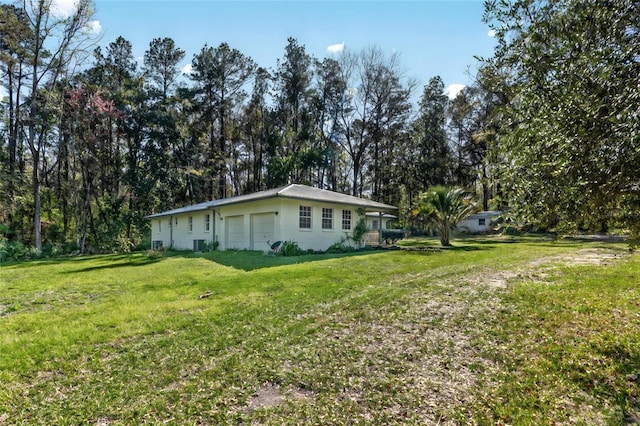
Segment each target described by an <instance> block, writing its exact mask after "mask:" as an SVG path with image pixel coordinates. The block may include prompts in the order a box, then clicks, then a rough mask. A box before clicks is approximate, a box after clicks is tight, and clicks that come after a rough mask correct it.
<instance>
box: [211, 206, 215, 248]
mask: <svg viewBox="0 0 640 426" xmlns="http://www.w3.org/2000/svg"><path fill="white" fill-rule="evenodd" d="M215 241H216V211H215V210H214V209H211V247H213V245H214V244H215Z"/></svg>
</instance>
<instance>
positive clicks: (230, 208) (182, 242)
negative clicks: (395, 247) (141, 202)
mask: <svg viewBox="0 0 640 426" xmlns="http://www.w3.org/2000/svg"><path fill="white" fill-rule="evenodd" d="M359 209H364V210H365V212H378V213H376V214H377V215H378V217H379V219H378V220H380V217H381V216H382V217H384V213H385V212H392V211H395V210H396V207H394V206H391V205H388V204H383V203H378V202H375V201H371V200H367V199H364V198H358V197H353V196H350V195H345V194H340V193H337V192H333V191H327V190H324V189H318V188H312V187H309V186H305V185H296V184H291V185H287V186H284V187H281V188H276V189H269V190H266V191H261V192H256V193H254V194H247V195H240V196H237V197H231V198H224V199H220V200H213V201H207V202H204V203H200V204H195V205H192V206H187V207H182V208H179V209H175V210H169V211H165V212H161V213H156V214H152V215H149V216H147V219H149V220H150V221H151V228H152V230H151V246H152V247H153V248H154V249H158V248H174V249H187V250H194V251H200V250H202V248H203V247H205V245H207V244H212V243H214V242H217V244H218V249H220V250H228V249H246V250H261V251H265V250H269V248H270V246H271V245H272V244H273V243H274V242H276V241H295V242H297V243H298V246H299V247H300V248H301V249H303V250H308V249H311V250H318V251H321V250H326V249H327V248H329V246H331V245H332V244H334V243H336V242H340V241H342V240H343V239H345V237H346V236H350V235H352V232H353V229H354V227H355V225H356V223H357V222H358V220H359V219H360V218H359V216H358V213H357V211H358V210H359Z"/></svg>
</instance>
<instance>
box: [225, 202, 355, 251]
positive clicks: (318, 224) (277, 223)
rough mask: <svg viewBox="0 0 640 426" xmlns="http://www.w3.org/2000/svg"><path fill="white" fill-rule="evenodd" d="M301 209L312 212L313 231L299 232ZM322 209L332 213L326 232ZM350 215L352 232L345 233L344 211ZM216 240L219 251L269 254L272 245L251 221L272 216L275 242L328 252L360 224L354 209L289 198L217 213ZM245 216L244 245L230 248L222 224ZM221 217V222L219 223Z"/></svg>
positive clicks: (237, 206) (246, 204)
mask: <svg viewBox="0 0 640 426" xmlns="http://www.w3.org/2000/svg"><path fill="white" fill-rule="evenodd" d="M300 206H307V207H310V208H311V228H309V229H304V228H300ZM323 208H325V209H332V213H333V218H332V221H331V222H332V227H331V229H324V228H323V226H322V224H323V220H322V213H323ZM343 210H349V211H350V212H351V228H350V229H349V230H343V229H342V211H343ZM216 212H217V213H216V238H217V241H218V242H219V244H220V245H219V249H220V250H229V249H246V250H260V251H266V250H269V244H267V243H266V241H262V239H261V238H260V236H259V235H255V232H253V231H255V229H253V228H255V227H256V223H255V222H252V218H255V217H256V216H257V215H263V214H266V213H273V215H274V216H273V234H272V235H273V239H270V240H269V241H270V243H273V242H275V241H293V242H296V243H298V246H299V247H300V248H301V249H303V250H309V249H311V250H326V249H328V248H329V246H331V245H332V244H334V243H335V242H339V241H341V240H342V239H343V238H345V236H346V235H347V234H349V235H351V233H352V232H353V228H354V227H355V225H356V223H357V221H358V218H359V217H358V214H357V213H356V209H355V207H352V206H345V205H341V204H335V203H325V202H317V201H306V200H295V199H289V198H274V199H269V200H260V201H252V202H247V203H241V204H237V205H230V206H222V207H220V208H218V209H216ZM238 216H242V221H243V224H244V235H243V238H244V239H243V244H242V245H240V244H230V243H229V242H228V241H227V236H226V235H225V227H224V226H223V223H224V221H225V220H227V218H228V217H232V218H234V219H233V220H238V219H237V217H238ZM219 217H222V220H220V219H219Z"/></svg>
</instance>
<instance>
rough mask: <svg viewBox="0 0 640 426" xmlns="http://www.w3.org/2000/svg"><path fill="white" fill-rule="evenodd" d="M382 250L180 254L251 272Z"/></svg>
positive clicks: (368, 253) (234, 251) (244, 251)
mask: <svg viewBox="0 0 640 426" xmlns="http://www.w3.org/2000/svg"><path fill="white" fill-rule="evenodd" d="M381 252H382V250H373V249H366V250H361V251H355V252H351V253H319V254H305V255H302V256H278V255H273V254H265V253H264V252H261V251H247V250H225V251H215V252H211V253H191V254H185V253H180V254H179V255H180V256H184V257H189V258H194V257H195V258H202V259H207V260H210V261H212V262H215V263H218V264H220V265H223V266H227V267H230V268H234V269H240V270H243V271H246V272H249V271H254V270H257V269H264V268H273V267H278V266H286V265H297V264H301V263H309V262H320V261H323V260H329V259H340V258H344V257H356V256H365V255H370V254H376V253H381Z"/></svg>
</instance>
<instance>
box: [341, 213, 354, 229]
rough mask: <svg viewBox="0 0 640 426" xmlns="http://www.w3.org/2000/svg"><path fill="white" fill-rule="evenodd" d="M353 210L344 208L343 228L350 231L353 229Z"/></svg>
mask: <svg viewBox="0 0 640 426" xmlns="http://www.w3.org/2000/svg"><path fill="white" fill-rule="evenodd" d="M351 218H352V214H351V210H342V230H343V231H350V230H351Z"/></svg>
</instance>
